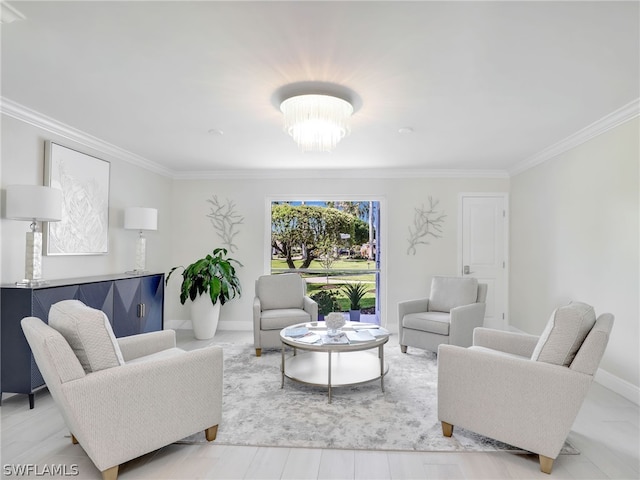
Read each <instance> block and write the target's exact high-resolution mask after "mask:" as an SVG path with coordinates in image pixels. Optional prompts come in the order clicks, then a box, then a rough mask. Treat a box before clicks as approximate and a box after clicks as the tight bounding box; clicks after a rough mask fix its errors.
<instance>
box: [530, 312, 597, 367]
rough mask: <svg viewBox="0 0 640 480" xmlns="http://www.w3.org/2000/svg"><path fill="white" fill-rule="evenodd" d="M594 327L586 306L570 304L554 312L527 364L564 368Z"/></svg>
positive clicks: (594, 315)
mask: <svg viewBox="0 0 640 480" xmlns="http://www.w3.org/2000/svg"><path fill="white" fill-rule="evenodd" d="M595 323H596V313H595V311H594V309H593V307H592V306H590V305H587V304H586V303H581V302H572V303H570V304H569V305H565V306H563V307H559V308H556V309H555V310H554V311H553V313H552V314H551V318H550V319H549V322H548V323H547V326H546V327H545V329H544V331H543V332H542V335H540V339H539V340H538V343H537V345H536V348H535V349H534V350H533V354H532V355H531V360H535V361H538V362H546V363H553V364H554V365H563V366H565V367H568V366H569V365H571V362H572V361H573V359H574V357H575V356H576V353H578V350H579V349H580V346H581V345H582V342H584V339H585V338H586V337H587V335H588V334H589V332H590V331H591V329H592V328H593V325H594V324H595Z"/></svg>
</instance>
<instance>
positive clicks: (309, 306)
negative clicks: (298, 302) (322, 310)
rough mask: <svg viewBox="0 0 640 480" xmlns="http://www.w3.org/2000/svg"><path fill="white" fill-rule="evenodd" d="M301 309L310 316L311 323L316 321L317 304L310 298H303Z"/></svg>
mask: <svg viewBox="0 0 640 480" xmlns="http://www.w3.org/2000/svg"><path fill="white" fill-rule="evenodd" d="M302 309H303V310H304V311H305V312H307V313H308V314H309V315H311V321H312V322H317V321H318V303H317V302H316V301H315V300H314V299H312V298H311V297H309V296H307V295H305V296H304V298H303V303H302Z"/></svg>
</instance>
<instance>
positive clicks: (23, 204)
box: [6, 185, 62, 222]
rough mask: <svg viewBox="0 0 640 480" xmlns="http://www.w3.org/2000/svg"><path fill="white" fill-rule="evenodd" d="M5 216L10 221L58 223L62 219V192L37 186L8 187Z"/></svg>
mask: <svg viewBox="0 0 640 480" xmlns="http://www.w3.org/2000/svg"><path fill="white" fill-rule="evenodd" d="M6 216H7V218H10V219H12V220H30V221H38V222H58V221H60V220H61V219H62V191H60V190H58V189H57V188H51V187H43V186H39V185H8V186H7V203H6Z"/></svg>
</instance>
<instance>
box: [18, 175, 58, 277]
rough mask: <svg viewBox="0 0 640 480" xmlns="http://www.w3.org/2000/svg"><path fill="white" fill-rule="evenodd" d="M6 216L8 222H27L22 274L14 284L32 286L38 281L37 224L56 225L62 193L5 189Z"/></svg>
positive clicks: (26, 187) (39, 244) (39, 236)
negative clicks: (51, 223) (50, 223)
mask: <svg viewBox="0 0 640 480" xmlns="http://www.w3.org/2000/svg"><path fill="white" fill-rule="evenodd" d="M6 216H7V218H9V219H12V220H26V221H30V222H31V231H29V232H27V235H26V240H27V241H26V250H25V262H24V265H25V267H24V269H25V275H24V279H23V280H22V281H19V282H16V284H17V285H24V286H35V285H42V284H45V283H47V282H46V281H45V280H43V279H42V232H41V231H39V230H38V223H37V222H58V221H60V219H61V217H62V192H61V191H60V190H58V189H56V188H50V187H43V186H38V185H9V186H7V197H6Z"/></svg>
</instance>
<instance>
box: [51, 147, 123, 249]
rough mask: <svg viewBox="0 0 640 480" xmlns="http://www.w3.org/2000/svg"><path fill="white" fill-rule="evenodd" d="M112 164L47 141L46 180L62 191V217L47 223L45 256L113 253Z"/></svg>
mask: <svg viewBox="0 0 640 480" xmlns="http://www.w3.org/2000/svg"><path fill="white" fill-rule="evenodd" d="M110 168H111V164H110V163H109V162H107V161H105V160H101V159H99V158H96V157H92V156H91V155H87V154H84V153H81V152H78V151H76V150H72V149H71V148H67V147H64V146H62V145H58V144H57V143H54V142H51V141H47V142H46V144H45V163H44V183H45V185H47V186H50V187H54V188H58V189H60V190H62V220H61V221H59V222H47V223H46V227H45V232H44V233H45V239H44V243H45V255H105V254H107V253H108V252H109V175H110Z"/></svg>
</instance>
